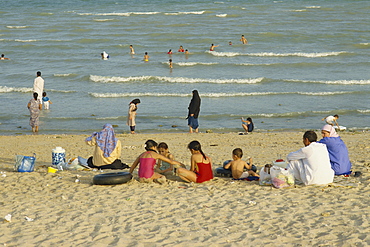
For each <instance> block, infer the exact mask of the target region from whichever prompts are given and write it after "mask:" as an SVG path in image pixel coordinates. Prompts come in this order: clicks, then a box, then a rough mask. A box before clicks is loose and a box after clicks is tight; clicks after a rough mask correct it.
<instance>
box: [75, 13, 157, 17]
mask: <svg viewBox="0 0 370 247" xmlns="http://www.w3.org/2000/svg"><path fill="white" fill-rule="evenodd" d="M159 13H160V12H121V13H115V12H112V13H78V15H94V16H130V15H156V14H159Z"/></svg>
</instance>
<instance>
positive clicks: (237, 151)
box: [233, 148, 243, 159]
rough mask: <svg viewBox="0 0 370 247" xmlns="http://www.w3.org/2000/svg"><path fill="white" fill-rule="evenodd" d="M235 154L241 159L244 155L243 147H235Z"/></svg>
mask: <svg viewBox="0 0 370 247" xmlns="http://www.w3.org/2000/svg"><path fill="white" fill-rule="evenodd" d="M233 155H235V156H236V157H238V158H239V159H241V158H242V157H243V150H242V149H241V148H235V149H234V150H233Z"/></svg>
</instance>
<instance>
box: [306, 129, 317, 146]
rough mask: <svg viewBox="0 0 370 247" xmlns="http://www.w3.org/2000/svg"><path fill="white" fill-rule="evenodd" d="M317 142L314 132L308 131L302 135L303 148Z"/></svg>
mask: <svg viewBox="0 0 370 247" xmlns="http://www.w3.org/2000/svg"><path fill="white" fill-rule="evenodd" d="M316 141H317V135H316V133H315V131H312V130H308V131H306V132H305V133H304V135H303V143H304V145H305V146H308V145H310V143H311V142H316Z"/></svg>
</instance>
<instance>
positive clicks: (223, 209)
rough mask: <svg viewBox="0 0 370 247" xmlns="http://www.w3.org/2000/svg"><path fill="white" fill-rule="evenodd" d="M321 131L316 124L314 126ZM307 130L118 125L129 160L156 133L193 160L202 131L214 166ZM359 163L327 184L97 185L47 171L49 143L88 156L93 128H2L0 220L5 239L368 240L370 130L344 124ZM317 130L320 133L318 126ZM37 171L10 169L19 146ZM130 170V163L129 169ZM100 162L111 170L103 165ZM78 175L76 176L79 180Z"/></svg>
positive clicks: (139, 242) (258, 159) (26, 242)
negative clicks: (125, 129) (123, 128)
mask: <svg viewBox="0 0 370 247" xmlns="http://www.w3.org/2000/svg"><path fill="white" fill-rule="evenodd" d="M317 133H318V134H319V132H317ZM302 135H303V132H264V133H261V132H260V133H259V132H254V133H251V134H249V135H238V134H237V133H225V134H222V133H200V134H188V133H177V134H172V133H171V134H136V135H130V134H119V135H117V137H118V138H119V139H120V140H121V142H122V161H123V162H124V163H127V164H128V165H130V166H131V164H132V162H133V161H134V160H135V158H136V157H137V156H138V155H139V154H140V153H141V152H143V151H144V142H145V141H146V140H148V139H153V140H155V141H157V142H161V141H164V142H166V143H167V144H168V145H169V148H170V151H171V152H172V153H173V154H174V156H175V159H176V160H178V161H180V162H182V163H184V164H185V165H186V166H187V167H189V165H190V152H189V151H188V150H187V144H188V143H189V142H190V141H192V140H198V141H200V142H201V144H202V148H203V150H204V152H205V153H206V154H208V155H209V156H210V157H212V159H213V169H215V168H217V167H219V166H221V165H222V163H223V162H224V161H225V160H229V159H231V151H232V150H233V149H234V148H237V147H240V148H242V149H243V151H244V159H246V158H247V157H249V156H250V157H252V158H253V160H254V164H255V165H256V166H257V168H258V170H260V168H261V167H262V166H263V165H265V164H267V163H271V162H272V161H273V160H275V159H277V158H279V157H282V158H284V159H285V157H286V155H287V154H288V153H289V152H292V151H296V150H298V149H299V148H301V147H303V144H302ZM340 135H341V137H342V139H343V141H344V142H345V143H346V145H347V147H348V150H349V155H350V159H351V162H352V165H353V171H361V172H362V176H361V177H356V178H355V177H348V178H344V177H336V178H335V180H334V183H332V184H329V185H327V186H300V185H296V186H295V187H294V188H289V189H274V188H272V187H270V186H260V185H259V184H258V182H255V181H253V182H248V181H233V180H231V179H230V178H223V177H216V178H215V179H214V180H212V181H210V182H206V183H203V184H189V183H185V182H182V181H180V180H179V179H178V178H176V177H174V176H170V177H169V181H168V183H167V184H164V185H160V184H156V183H151V184H142V183H139V182H138V181H137V180H136V179H137V169H136V171H135V173H134V180H132V181H130V182H128V183H126V184H121V185H115V186H99V185H93V184H92V178H93V177H94V176H95V175H97V174H100V173H101V172H100V171H92V170H90V171H88V170H82V171H61V172H58V173H55V174H53V173H47V167H48V166H50V165H51V153H52V149H53V148H55V147H57V146H60V147H63V148H64V149H65V150H66V157H67V159H69V158H75V157H77V156H81V157H85V158H88V157H89V156H91V155H92V153H93V148H92V147H90V146H87V145H86V144H85V143H84V139H85V138H86V137H88V135H43V134H42V133H40V134H38V135H20V136H0V172H1V174H0V188H1V199H0V212H1V213H0V217H2V218H3V219H4V218H5V216H6V215H8V214H10V215H11V216H12V217H11V222H9V221H6V220H5V219H4V220H2V222H1V224H0V229H1V233H0V245H2V246H262V245H263V246H369V245H370V235H369V227H370V224H369V219H370V187H369V168H370V154H369V153H370V132H368V131H366V132H362V131H358V132H343V133H340ZM320 136H321V135H320ZM33 153H36V157H37V161H36V168H35V171H34V172H31V173H20V172H14V171H13V165H14V163H15V155H32V154H33ZM123 171H128V170H123ZM104 172H112V171H111V170H106V171H104ZM76 179H78V181H77V182H76Z"/></svg>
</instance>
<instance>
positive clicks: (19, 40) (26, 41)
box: [14, 39, 38, 43]
mask: <svg viewBox="0 0 370 247" xmlns="http://www.w3.org/2000/svg"><path fill="white" fill-rule="evenodd" d="M14 41H16V42H25V43H28V42H36V41H38V40H37V39H15V40H14Z"/></svg>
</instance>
